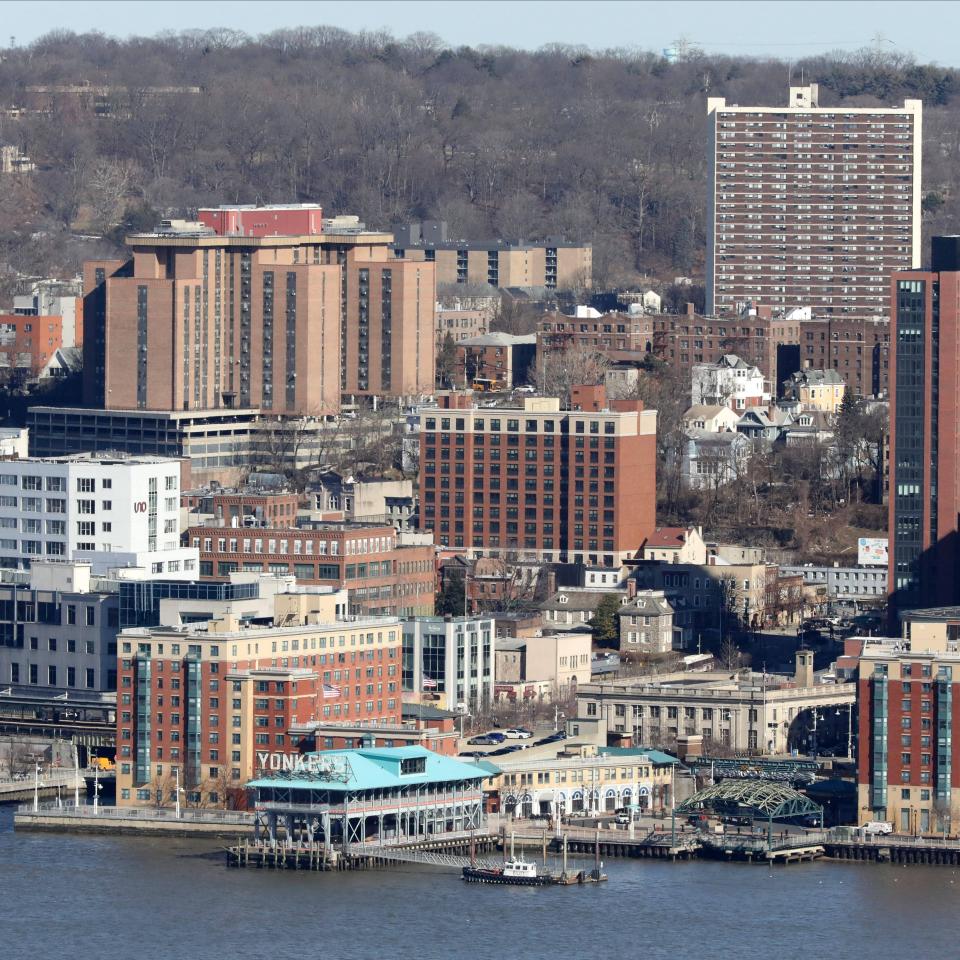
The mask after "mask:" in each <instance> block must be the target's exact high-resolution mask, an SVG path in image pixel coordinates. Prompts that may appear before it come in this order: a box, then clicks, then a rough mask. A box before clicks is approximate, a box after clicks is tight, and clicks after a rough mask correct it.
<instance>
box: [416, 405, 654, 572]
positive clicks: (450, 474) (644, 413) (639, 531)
mask: <svg viewBox="0 0 960 960" xmlns="http://www.w3.org/2000/svg"><path fill="white" fill-rule="evenodd" d="M572 408H573V409H570V410H561V409H560V401H559V400H556V399H551V398H526V399H525V400H524V405H523V407H522V408H509V407H497V408H478V407H477V406H475V405H474V402H473V398H472V396H471V395H470V394H469V393H460V394H457V393H450V394H445V395H441V397H440V408H439V409H437V410H426V411H423V412H421V414H420V471H421V472H420V477H421V491H420V496H421V504H422V507H421V509H422V516H421V526H423V527H425V528H426V529H429V530H432V531H433V532H434V536H435V539H436V540H437V542H438V543H439V544H440V545H442V546H449V547H453V548H454V549H456V550H458V551H463V552H464V553H466V554H467V555H468V556H471V557H476V556H484V555H487V556H508V557H509V556H510V555H514V554H515V555H517V556H518V557H519V558H521V559H538V560H543V561H546V562H551V561H557V562H561V563H565V562H573V563H589V564H594V565H596V564H603V565H604V566H613V565H615V564H618V563H620V562H621V561H622V560H623V559H624V558H625V557H627V556H629V555H631V554H632V552H633V551H636V549H637V546H638V545H639V544H640V543H641V542H642V541H643V539H644V537H646V536H648V535H649V534H651V533H652V532H653V530H654V529H655V527H656V518H655V511H656V429H657V413H656V411H655V410H644V409H643V404H642V403H640V402H639V401H636V400H631V401H627V400H620V401H612V402H610V403H609V404H608V403H607V400H606V393H605V391H604V389H603V387H575V388H574V391H573V399H572Z"/></svg>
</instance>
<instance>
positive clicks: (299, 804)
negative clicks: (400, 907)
mask: <svg viewBox="0 0 960 960" xmlns="http://www.w3.org/2000/svg"><path fill="white" fill-rule="evenodd" d="M489 775H490V772H489V770H486V769H484V768H481V767H479V766H477V765H476V764H472V763H464V762H462V761H460V760H454V759H452V758H451V757H444V756H441V755H439V754H436V753H433V752H431V751H430V750H425V749H423V748H422V747H396V748H394V749H378V748H366V749H362V750H342V751H332V752H329V753H319V754H307V755H305V756H303V757H298V758H297V763H296V765H295V766H292V767H290V768H287V769H284V768H282V767H281V768H279V769H275V770H265V771H264V772H263V773H261V774H260V776H258V777H257V779H255V780H253V781H252V782H251V783H249V784H248V785H247V786H248V788H249V789H251V790H253V791H254V809H255V810H256V812H257V814H258V816H257V825H256V828H255V829H256V833H257V836H258V838H259V837H260V836H262V834H263V833H264V832H265V833H266V838H267V839H270V840H276V839H278V838H279V836H280V835H279V833H278V832H277V826H278V823H279V824H281V825H282V826H283V827H284V836H285V837H286V838H287V839H289V840H293V841H295V842H306V843H311V844H312V843H322V844H323V845H324V846H325V847H327V848H330V847H334V846H335V847H338V848H342V849H344V850H347V849H349V847H350V846H351V845H352V844H362V843H368V842H369V843H371V844H390V843H412V842H416V841H423V840H443V839H444V838H445V837H466V836H467V835H468V834H471V833H477V834H479V833H481V832H482V831H483V828H484V826H485V824H486V814H485V812H484V807H483V791H482V785H483V780H484V778H485V777H488V776H489Z"/></svg>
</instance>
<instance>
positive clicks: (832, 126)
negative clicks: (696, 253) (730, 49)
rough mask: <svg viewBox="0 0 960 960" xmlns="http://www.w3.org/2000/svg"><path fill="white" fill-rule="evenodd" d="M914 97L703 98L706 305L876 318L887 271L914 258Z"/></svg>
mask: <svg viewBox="0 0 960 960" xmlns="http://www.w3.org/2000/svg"><path fill="white" fill-rule="evenodd" d="M922 109H923V106H922V103H921V101H919V100H905V101H904V103H903V106H901V107H892V108H880V107H848V106H842V105H841V106H836V107H821V106H819V102H818V89H817V85H816V84H810V85H809V86H802V87H790V97H789V103H788V104H787V105H785V106H776V107H764V106H760V107H748V106H738V105H736V104H729V105H728V104H727V102H726V100H725V99H724V98H722V97H709V98H708V99H707V119H708V124H709V176H708V198H707V263H706V281H707V303H706V312H707V313H709V314H726V313H730V312H733V311H735V310H737V309H738V305H739V304H741V303H744V302H746V301H755V302H760V303H765V304H770V305H771V306H773V307H774V308H776V309H780V310H782V309H785V308H787V307H790V306H791V305H795V304H805V305H808V306H810V307H811V308H812V309H813V311H814V312H815V313H816V314H818V315H850V316H856V315H861V316H867V315H873V314H877V313H882V312H883V311H884V309H885V308H886V305H887V301H886V295H887V278H888V276H889V274H890V272H891V271H893V270H909V269H911V268H913V269H916V268H917V267H919V265H920V201H921V189H920V167H921V142H922V140H921V125H922V116H923V114H922Z"/></svg>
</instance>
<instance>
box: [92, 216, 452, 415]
mask: <svg viewBox="0 0 960 960" xmlns="http://www.w3.org/2000/svg"><path fill="white" fill-rule="evenodd" d="M392 239H393V238H392V236H391V235H390V234H389V233H378V232H374V231H368V230H365V229H364V228H363V225H362V224H360V223H359V222H358V221H357V220H356V218H352V217H339V218H335V219H333V220H324V219H322V211H321V208H320V207H319V206H317V205H316V204H293V205H288V206H273V207H251V206H233V207H220V208H217V209H212V210H201V211H200V212H199V221H198V222H186V221H178V220H175V221H164V222H163V223H162V224H161V226H160V227H158V229H157V230H156V232H153V233H141V234H134V235H132V236H130V237H128V238H127V245H128V246H129V248H130V253H131V256H130V258H129V259H128V260H126V261H123V260H105V261H89V262H87V263H86V264H85V266H84V294H85V296H84V377H85V382H84V387H85V389H84V401H85V403H86V404H87V405H89V406H95V407H102V408H106V409H110V410H167V411H170V410H207V409H218V408H243V409H247V408H258V409H260V410H261V411H263V412H265V413H267V414H294V415H297V414H300V415H302V414H309V415H316V414H322V413H333V412H336V411H337V410H338V409H339V405H340V397H341V393H344V394H348V395H370V394H384V395H398V396H402V395H408V394H420V393H429V392H431V391H432V389H433V383H434V304H435V284H434V268H433V267H432V266H430V265H426V264H423V263H414V262H412V261H408V260H402V259H397V258H395V257H394V256H393V254H392V250H391V244H392ZM148 356H149V363H148V361H147V357H148Z"/></svg>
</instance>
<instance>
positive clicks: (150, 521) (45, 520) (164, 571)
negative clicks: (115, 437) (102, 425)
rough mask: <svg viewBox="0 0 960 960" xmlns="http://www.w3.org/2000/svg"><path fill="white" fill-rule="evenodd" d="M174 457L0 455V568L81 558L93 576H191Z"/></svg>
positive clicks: (193, 552)
mask: <svg viewBox="0 0 960 960" xmlns="http://www.w3.org/2000/svg"><path fill="white" fill-rule="evenodd" d="M180 534H181V522H180V461H179V460H174V459H170V458H166V457H134V456H130V457H120V456H107V455H95V454H94V455H91V454H79V455H76V456H71V457H53V458H49V459H43V458H27V459H24V460H5V461H2V462H0V567H7V568H14V569H29V567H30V565H31V563H32V561H33V560H35V559H40V558H43V559H46V560H64V561H86V562H88V563H90V565H91V572H92V573H93V574H94V575H95V576H101V575H104V574H106V573H108V572H111V571H121V572H122V573H121V575H123V576H128V577H152V576H162V577H165V578H174V579H179V578H184V579H188V580H189V579H194V578H195V577H196V576H197V573H198V570H199V551H198V550H197V549H196V548H191V547H182V546H181V545H180Z"/></svg>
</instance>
